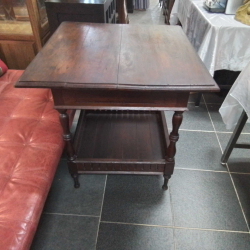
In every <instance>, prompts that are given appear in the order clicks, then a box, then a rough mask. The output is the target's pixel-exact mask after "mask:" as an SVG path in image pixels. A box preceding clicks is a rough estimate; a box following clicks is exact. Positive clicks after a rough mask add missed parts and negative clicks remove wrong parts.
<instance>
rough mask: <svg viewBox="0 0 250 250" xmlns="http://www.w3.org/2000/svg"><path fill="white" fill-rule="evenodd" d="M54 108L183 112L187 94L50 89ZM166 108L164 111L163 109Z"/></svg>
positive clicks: (149, 91)
mask: <svg viewBox="0 0 250 250" xmlns="http://www.w3.org/2000/svg"><path fill="white" fill-rule="evenodd" d="M52 92H53V96H54V103H55V108H58V109H60V108H72V107H74V108H75V109H81V107H84V109H96V108H98V109H104V110H105V109H116V110H119V109H123V110H124V109H125V110H137V109H140V110H173V108H171V107H174V110H182V111H184V110H187V101H188V97H189V93H188V92H174V91H169V92H163V91H159V90H155V91H153V90H144V91H141V90H136V89H135V90H133V89H132V90H128V89H125V90H119V89H110V90H109V89H52ZM166 107H168V108H166Z"/></svg>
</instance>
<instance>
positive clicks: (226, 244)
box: [175, 229, 250, 250]
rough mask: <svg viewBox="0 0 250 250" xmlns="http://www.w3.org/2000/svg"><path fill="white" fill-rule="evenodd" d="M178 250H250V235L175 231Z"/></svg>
mask: <svg viewBox="0 0 250 250" xmlns="http://www.w3.org/2000/svg"><path fill="white" fill-rule="evenodd" d="M175 239H176V250H201V249H202V250H236V249H237V250H246V249H250V234H245V233H231V232H211V231H200V230H185V229H176V230H175Z"/></svg>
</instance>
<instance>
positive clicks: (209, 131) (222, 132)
mask: <svg viewBox="0 0 250 250" xmlns="http://www.w3.org/2000/svg"><path fill="white" fill-rule="evenodd" d="M169 129H171V128H169ZM179 131H188V132H202V133H215V132H216V133H219V134H233V132H230V131H228V132H227V131H216V130H214V131H211V130H195V129H185V128H180V129H179ZM241 134H242V135H250V133H246V132H244V133H241Z"/></svg>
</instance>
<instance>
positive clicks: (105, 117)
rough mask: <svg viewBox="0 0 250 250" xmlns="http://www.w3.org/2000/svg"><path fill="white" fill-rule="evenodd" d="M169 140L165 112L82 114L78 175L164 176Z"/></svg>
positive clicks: (76, 139)
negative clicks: (162, 174)
mask: <svg viewBox="0 0 250 250" xmlns="http://www.w3.org/2000/svg"><path fill="white" fill-rule="evenodd" d="M168 138H169V135H168V130H167V125H166V120H165V115H164V112H162V111H148V112H139V111H92V110H88V111H81V115H80V117H79V121H78V125H77V129H76V133H75V137H74V147H75V149H76V155H77V158H76V160H74V163H75V164H76V166H77V171H78V173H93V172H94V173H100V174H102V173H110V174H118V173H119V174H161V173H163V172H164V169H165V166H166V160H165V156H166V150H167V145H168Z"/></svg>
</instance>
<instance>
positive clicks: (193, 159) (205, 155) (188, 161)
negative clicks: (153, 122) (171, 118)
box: [175, 131, 227, 171]
mask: <svg viewBox="0 0 250 250" xmlns="http://www.w3.org/2000/svg"><path fill="white" fill-rule="evenodd" d="M179 135H180V139H179V141H178V142H177V144H176V148H177V150H176V151H177V152H176V157H175V167H176V168H189V169H206V170H215V171H227V169H226V168H225V166H222V165H221V164H220V159H221V155H222V153H221V149H220V146H219V143H218V140H217V137H216V135H215V133H213V132H212V133H207V132H192V131H180V132H179Z"/></svg>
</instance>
